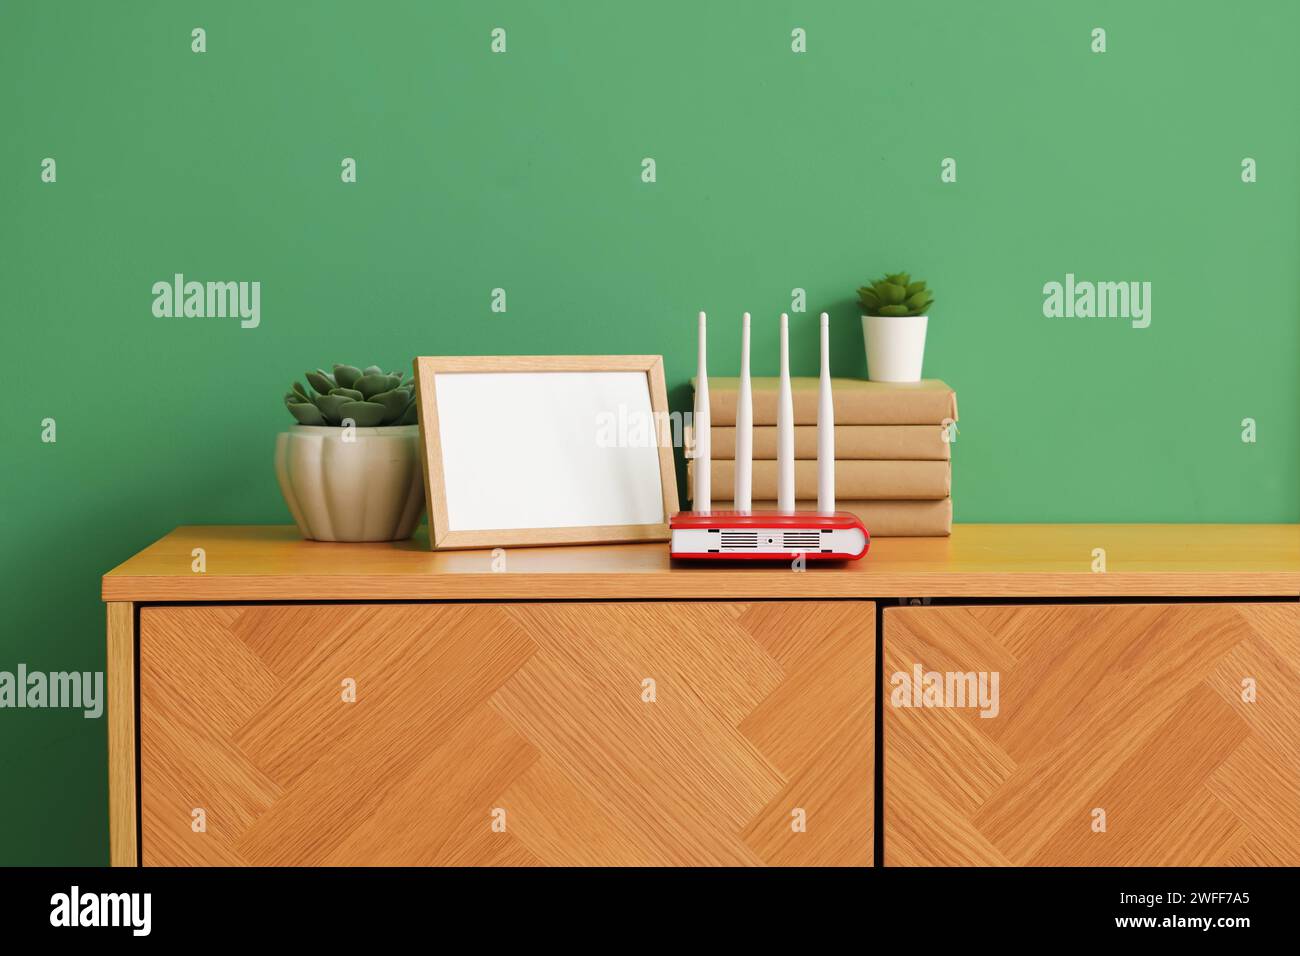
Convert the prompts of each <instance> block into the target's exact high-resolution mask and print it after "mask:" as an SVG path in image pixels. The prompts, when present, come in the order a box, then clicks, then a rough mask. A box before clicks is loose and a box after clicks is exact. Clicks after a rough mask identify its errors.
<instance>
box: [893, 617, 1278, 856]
mask: <svg viewBox="0 0 1300 956" xmlns="http://www.w3.org/2000/svg"><path fill="white" fill-rule="evenodd" d="M883 648H884V651H883V660H882V664H883V667H882V681H883V686H882V704H883V709H884V715H885V719H884V743H883V747H884V767H885V781H884V821H885V832H884V837H883V838H884V859H885V863H886V865H894V866H910V865H941V866H956V865H972V864H973V865H999V864H1017V865H1030V866H1060V865H1075V866H1114V865H1120V866H1125V865H1150V866H1199V865H1227V866H1252V865H1290V866H1295V865H1298V864H1300V813H1297V807H1300V783H1298V781H1300V605H1297V604H1257V605H1233V604H1200V605H1137V604H1127V605H1101V606H1079V605H1075V606H1068V607H1066V606H1061V607H1050V606H1036V607H913V608H897V609H890V610H886V611H885V612H884V644H883ZM918 666H919V671H920V673H921V675H922V676H921V680H920V682H919V683H920V684H921V688H920V694H919V696H918V693H917V688H916V686H915V685H916V684H917V683H918V682H917V680H916V674H917V672H918ZM931 674H934V675H937V681H936V679H935V678H932V677H930V676H929V675H931ZM981 674H983V675H986V676H985V679H984V684H983V686H984V687H985V688H986V690H991V688H992V675H995V674H996V675H997V676H998V681H997V692H998V693H997V697H998V700H997V702H996V714H993V713H991V711H992V710H993V709H994V708H993V707H989V706H983V707H981V706H979V704H978V701H977V703H976V705H975V706H972V705H971V701H970V697H971V696H972V695H971V693H970V692H971V689H972V688H973V689H974V691H975V695H974V696H976V697H978V696H979V689H980V686H981V685H980V675H981ZM937 683H942V692H935V691H931V692H930V693H929V696H928V700H927V695H926V689H927V688H932V687H934V686H936V684H937ZM963 687H964V688H965V694H964V696H965V698H966V699H965V701H964V702H963V701H961V700H960V699H959V696H961V695H960V693H959V692H960V691H961V689H962V688H963ZM984 696H985V700H986V701H989V700H991V699H992V697H993V695H992V694H990V693H986V694H985V695H984ZM963 703H964V706H962V704H963ZM918 704H919V706H918ZM982 711H983V712H986V713H988V714H989V715H988V716H984V715H983V714H982Z"/></svg>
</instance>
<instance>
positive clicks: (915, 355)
mask: <svg viewBox="0 0 1300 956" xmlns="http://www.w3.org/2000/svg"><path fill="white" fill-rule="evenodd" d="M929 318H930V317H929V316H927V315H864V316H863V317H862V337H863V338H864V339H865V340H866V345H867V378H869V379H870V380H871V381H873V382H919V381H920V380H921V364H922V361H923V360H924V358H925V327H926V324H927V323H928V322H929Z"/></svg>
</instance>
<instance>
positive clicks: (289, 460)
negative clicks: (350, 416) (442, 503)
mask: <svg viewBox="0 0 1300 956" xmlns="http://www.w3.org/2000/svg"><path fill="white" fill-rule="evenodd" d="M344 434H345V429H342V428H335V427H329V426H323V425H295V426H294V427H293V428H291V429H290V430H289V431H287V432H281V433H280V434H279V435H277V436H276V440H275V475H276V477H277V478H278V479H279V480H280V491H281V492H282V493H283V494H284V500H285V502H286V503H287V504H288V505H289V511H290V512H291V513H292V514H293V520H294V521H295V522H297V524H298V530H299V531H301V532H302V536H303V537H304V538H309V539H311V540H314V541H399V540H402V539H404V538H409V537H410V536H411V534H412V532H414V531H415V526H416V525H417V524H419V522H420V514H421V513H422V512H423V511H424V473H423V471H422V469H421V465H420V428H419V426H418V425H387V426H384V427H381V428H357V429H354V430H353V432H352V438H353V439H354V440H352V441H344V440H343V438H344Z"/></svg>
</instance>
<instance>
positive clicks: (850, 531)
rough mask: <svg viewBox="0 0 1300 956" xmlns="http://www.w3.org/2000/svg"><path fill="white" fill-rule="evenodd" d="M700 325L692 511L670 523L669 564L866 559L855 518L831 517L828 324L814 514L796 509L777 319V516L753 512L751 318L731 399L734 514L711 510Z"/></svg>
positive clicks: (784, 350)
mask: <svg viewBox="0 0 1300 956" xmlns="http://www.w3.org/2000/svg"><path fill="white" fill-rule="evenodd" d="M705 327H706V320H705V315H704V313H703V312H701V313H700V345H699V352H700V355H699V370H698V372H697V373H696V386H695V422H694V429H695V459H694V461H695V485H694V488H693V492H694V494H693V496H692V503H693V504H694V505H695V510H694V511H679V512H678V513H677V514H675V515H673V516H672V518H671V519H670V520H669V523H668V527H669V530H670V531H671V532H672V541H671V543H670V544H669V548H670V550H671V554H672V556H673V557H674V558H684V559H691V560H696V559H715V560H726V561H731V560H735V559H737V558H741V559H746V558H747V559H751V560H755V559H757V560H789V559H790V558H794V557H798V556H799V555H803V556H804V557H805V558H806V559H807V560H823V561H827V560H830V561H845V560H849V561H856V560H857V559H858V558H860V557H862V556H863V555H864V554H866V553H867V549H868V548H869V547H870V546H871V536H870V535H869V534H868V533H867V529H866V527H865V526H864V525H863V524H862V522H861V521H860V520H858V517H857V515H853V514H849V513H847V512H844V511H836V510H835V418H834V416H835V411H834V408H833V405H832V402H831V360H830V317H829V316H828V315H827V314H826V313H825V312H823V313H822V317H821V335H822V354H821V387H820V389H819V393H818V405H817V510H816V511H796V510H795V508H794V502H795V495H794V403H793V401H792V399H791V395H790V319H789V316H787V315H784V314H782V316H781V385H780V392H779V394H778V397H777V399H778V401H777V412H776V454H777V485H776V504H777V509H776V510H775V511H753V510H751V509H750V504H751V502H752V501H753V496H752V493H751V491H752V484H753V448H754V408H753V398H752V394H751V391H750V380H749V313H748V312H746V313H745V316H744V319H743V320H742V325H741V338H740V388H739V391H738V396H737V400H736V485H735V504H736V510H735V511H714V510H713V509H712V507H711V506H712V502H713V498H712V495H711V489H710V486H709V483H710V479H711V478H712V475H711V474H710V471H711V466H710V461H709V459H710V457H711V455H712V450H713V449H712V442H711V440H710V434H709V433H710V427H711V423H710V421H709V378H708V370H707V368H706V366H707V360H706V345H707V342H706V339H707V335H706V331H705Z"/></svg>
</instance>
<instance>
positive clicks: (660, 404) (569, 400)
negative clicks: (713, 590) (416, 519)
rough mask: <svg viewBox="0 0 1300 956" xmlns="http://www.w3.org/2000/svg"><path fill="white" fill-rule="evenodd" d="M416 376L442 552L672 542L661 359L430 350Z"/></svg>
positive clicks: (672, 480) (433, 534) (673, 480)
mask: <svg viewBox="0 0 1300 956" xmlns="http://www.w3.org/2000/svg"><path fill="white" fill-rule="evenodd" d="M415 382H416V390H417V402H418V406H419V413H420V438H421V441H422V442H423V446H424V455H425V471H424V477H425V490H426V492H427V495H428V509H429V542H430V544H431V545H432V547H433V548H434V549H435V550H439V549H443V548H495V547H508V546H516V547H518V546H532V545H548V544H602V543H609V542H618V541H667V540H668V538H669V530H668V518H669V516H670V515H671V514H672V513H673V512H675V511H677V510H678V501H677V472H676V469H675V467H674V465H673V449H672V441H671V437H672V436H671V432H672V429H671V428H670V427H669V416H668V395H667V390H666V389H665V387H664V369H663V357H662V356H658V355H521V356H432V357H430V356H425V357H421V358H417V359H416V360H415Z"/></svg>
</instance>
